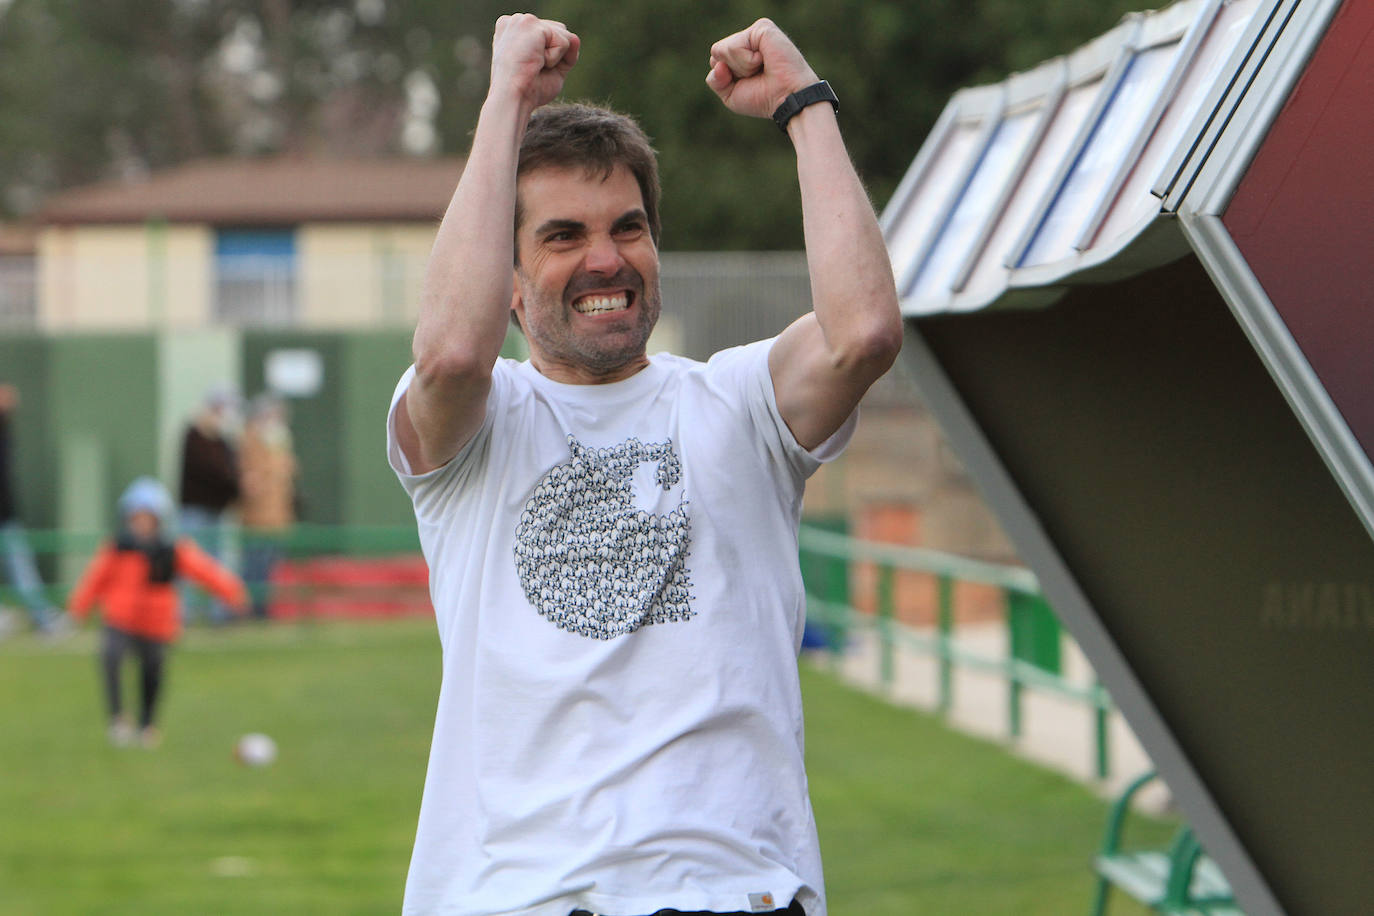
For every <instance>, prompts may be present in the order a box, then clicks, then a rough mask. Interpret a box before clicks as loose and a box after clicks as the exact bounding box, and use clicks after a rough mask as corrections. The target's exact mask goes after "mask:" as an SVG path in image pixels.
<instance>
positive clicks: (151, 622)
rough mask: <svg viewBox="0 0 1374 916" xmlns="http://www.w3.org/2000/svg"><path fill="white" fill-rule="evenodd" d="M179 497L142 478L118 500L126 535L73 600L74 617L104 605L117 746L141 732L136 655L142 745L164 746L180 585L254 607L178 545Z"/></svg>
mask: <svg viewBox="0 0 1374 916" xmlns="http://www.w3.org/2000/svg"><path fill="white" fill-rule="evenodd" d="M171 511H172V499H171V497H170V496H169V495H168V493H167V490H166V489H165V488H164V487H163V486H162V484H160V483H158V482H157V481H156V480H153V479H152V478H151V477H140V478H139V479H137V480H135V481H134V482H133V483H132V484H130V485H129V488H128V489H127V490H125V491H124V495H123V496H121V497H120V498H119V531H118V533H117V534H116V536H115V538H114V540H112V541H107V542H106V543H104V544H102V545H101V547H100V550H99V551H98V552H97V553H96V555H95V557H94V558H92V560H91V563H90V565H89V566H88V567H87V568H86V571H85V573H83V574H82V576H81V581H80V582H79V583H77V586H76V590H75V591H73V592H72V595H71V601H70V606H71V612H72V614H74V615H75V616H76V617H78V618H84V617H85V616H86V614H87V613H88V612H89V611H90V609H91V608H92V606H94V605H96V604H99V605H100V606H101V608H102V611H103V617H104V621H105V638H104V643H103V645H102V647H101V652H100V661H101V667H102V671H103V673H104V684H105V697H106V700H107V702H108V708H109V713H110V726H109V736H110V741H111V742H113V743H114V744H117V745H126V744H129V743H131V742H132V741H133V739H134V736H135V733H134V730H133V727H132V726H131V724H130V722H129V719H128V717H127V716H125V715H124V711H123V704H122V702H121V693H120V687H119V676H120V667H121V665H122V663H123V660H124V656H125V654H126V653H128V652H130V651H133V652H134V653H135V654H136V655H137V656H138V660H139V663H140V669H141V673H142V679H141V686H142V693H141V698H142V703H141V705H140V707H139V716H138V733H137V735H138V739H139V741H140V742H141V743H142V744H143V746H144V747H155V746H157V744H158V742H159V739H160V735H159V733H158V730H157V726H156V725H155V724H154V718H155V717H154V714H155V712H156V710H157V700H158V692H159V689H160V687H161V686H162V669H163V662H164V657H165V655H166V649H167V646H168V645H170V644H171V643H172V642H174V641H175V640H176V638H177V636H178V634H179V633H180V631H181V614H180V609H179V607H178V600H177V591H176V588H175V582H176V580H177V579H179V578H184V579H189V580H191V581H192V582H195V583H198V584H199V585H201V586H202V587H204V588H206V589H207V590H209V591H211V592H213V593H214V594H215V595H216V596H218V597H220V598H222V599H223V600H224V601H225V602H226V603H228V604H229V605H231V606H232V607H233V608H234V609H235V610H236V611H238V612H239V613H242V612H244V611H245V610H246V609H247V604H248V596H247V593H246V591H245V590H244V587H243V583H242V582H241V581H240V580H239V579H238V577H237V576H235V575H234V574H233V573H231V572H230V571H229V570H227V569H225V568H224V567H223V566H221V565H220V564H219V563H217V562H216V561H215V560H214V559H213V558H212V557H211V556H210V555H209V554H207V553H206V552H205V551H203V550H201V549H200V548H199V547H197V546H196V544H195V542H194V541H192V540H191V539H189V538H177V539H173V538H172V537H171V536H169V534H168V531H167V519H168V517H169V516H170V514H171Z"/></svg>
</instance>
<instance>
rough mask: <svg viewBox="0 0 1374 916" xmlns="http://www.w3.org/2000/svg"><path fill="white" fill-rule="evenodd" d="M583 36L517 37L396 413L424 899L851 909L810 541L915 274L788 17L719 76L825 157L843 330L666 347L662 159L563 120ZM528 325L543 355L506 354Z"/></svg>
mask: <svg viewBox="0 0 1374 916" xmlns="http://www.w3.org/2000/svg"><path fill="white" fill-rule="evenodd" d="M579 49H580V40H579V39H578V37H577V36H576V35H575V34H573V33H572V32H570V31H569V30H568V29H567V28H566V27H565V26H564V25H563V24H562V23H558V22H552V21H547V20H541V19H538V18H537V17H535V16H532V15H528V14H519V15H514V16H503V17H501V19H500V20H499V21H498V22H497V25H496V30H495V37H494V41H493V49H492V64H491V83H490V89H489V91H488V94H487V97H486V100H485V102H484V103H483V106H482V110H481V115H480V117H479V119H478V122H477V127H476V130H475V131H474V134H473V140H472V147H471V151H470V153H469V155H468V159H467V164H466V166H465V168H464V171H463V175H462V177H461V179H460V180H459V183H458V187H457V189H456V190H455V192H454V195H453V198H452V201H451V202H450V204H449V208H448V211H447V213H446V214H445V216H444V219H443V221H442V223H441V225H440V227H439V231H438V234H437V236H436V239H435V243H434V249H433V253H432V255H431V257H430V261H429V268H428V270H427V272H426V276H425V282H424V287H423V288H422V292H421V301H420V315H419V320H418V322H417V325H416V330H415V337H414V344H413V346H414V355H415V364H414V366H412V367H411V368H410V369H409V370H407V371H406V373H405V374H404V375H403V376H402V378H401V380H400V382H399V383H398V385H397V386H396V389H395V393H394V395H393V398H392V404H391V411H390V414H389V415H388V421H387V451H388V458H389V460H390V462H391V466H392V468H393V470H394V471H395V472H396V474H397V476H398V477H399V479H400V481H401V483H402V485H403V486H404V487H405V489H406V491H407V492H408V493H409V494H410V497H411V499H412V502H413V504H414V509H415V516H416V520H417V523H418V527H419V533H420V542H421V545H422V546H423V548H424V553H425V557H426V559H427V561H428V563H429V569H430V593H431V595H432V597H433V600H434V608H435V615H436V621H437V624H438V628H439V633H440V642H441V646H442V649H443V679H442V684H441V687H440V694H439V705H438V711H437V715H436V717H435V727H434V740H433V743H432V745H431V750H430V759H429V770H428V775H427V777H426V782H425V791H424V797H423V800H422V801H421V804H420V818H419V824H418V827H417V829H416V837H415V847H414V852H413V854H412V857H411V864H410V872H409V876H408V878H407V882H406V893H405V902H404V904H403V912H404V913H405V914H407V916H434V914H439V913H458V912H463V913H510V914H515V913H519V914H521V916H589V914H591V913H609V914H615V916H646V914H651V913H653V914H659V916H666V914H668V913H690V914H693V916H699V914H704V913H724V914H730V916H737V914H750V913H770V914H788V916H799V914H803V913H804V914H806V916H824V914H825V911H826V905H825V894H824V886H823V879H822V874H821V861H820V848H819V842H818V840H817V835H816V827H815V820H814V817H813V815H812V809H811V803H810V799H809V797H808V793H807V780H806V773H805V769H804V765H803V755H802V722H803V719H802V709H801V690H800V684H799V675H798V671H797V651H798V648H799V646H800V642H801V635H802V626H803V620H804V617H805V601H804V595H803V592H802V581H801V571H800V569H799V564H798V555H797V541H798V524H799V522H800V515H801V499H802V493H803V490H804V487H805V482H806V479H807V478H808V477H809V476H810V475H811V474H812V473H813V472H815V471H816V470H817V469H818V468H819V467H820V465H821V464H822V463H823V462H825V461H828V460H830V459H833V458H835V457H837V456H838V455H839V453H840V452H841V451H842V450H843V449H844V447H845V445H846V444H847V443H848V441H849V438H850V436H851V435H852V434H853V430H854V426H855V423H856V421H857V412H856V410H857V407H858V403H859V400H860V399H861V398H862V397H863V395H864V393H865V392H866V391H867V390H868V388H869V386H870V385H871V384H872V383H873V382H874V381H875V380H876V379H877V378H878V377H880V376H881V375H882V374H883V373H884V372H885V371H887V369H888V367H889V366H891V364H892V362H893V361H894V359H895V358H896V355H897V351H898V349H899V348H900V346H901V334H902V327H901V318H900V315H899V313H898V309H897V296H896V290H895V288H894V283H893V278H892V268H891V265H890V263H889V262H888V258H887V251H886V248H885V246H884V244H883V239H882V235H881V233H880V231H879V229H878V223H877V219H876V217H875V216H874V213H873V208H872V205H871V204H870V203H869V200H868V196H867V193H866V192H865V190H864V188H863V185H862V184H861V182H860V181H859V178H858V176H857V175H856V174H855V172H854V168H853V166H852V165H851V164H850V161H849V156H848V154H847V153H846V151H845V147H844V142H843V140H842V139H841V136H840V130H839V122H838V117H837V114H836V106H837V104H838V103H837V102H836V101H835V96H834V94H833V93H832V92H831V91H830V90H829V87H828V85H827V84H825V83H823V82H821V81H820V80H818V79H817V75H816V73H815V71H814V70H812V69H811V67H810V66H809V65H808V63H807V62H806V60H805V59H804V58H803V56H802V54H801V52H800V51H798V49H797V48H796V46H795V45H794V44H793V43H792V42H791V40H790V39H789V38H788V37H787V36H786V35H785V34H784V33H783V32H782V31H781V30H780V29H779V28H778V27H777V26H776V25H774V24H773V23H772V22H770V21H768V20H766V19H760V20H759V21H758V22H756V23H754V24H753V25H752V26H750V27H749V28H748V29H745V30H744V31H741V32H737V33H735V34H734V35H731V36H729V37H727V38H724V39H722V40H721V41H719V42H717V43H716V44H715V45H714V46H712V47H711V48H710V49H709V50H710V69H709V74H708V76H707V79H706V83H707V87H709V88H710V90H711V91H713V92H715V94H716V95H717V96H718V97H719V98H720V100H721V101H722V102H723V103H724V104H725V106H726V107H727V108H728V109H729V110H731V111H733V112H735V113H737V114H742V115H748V116H754V117H758V118H762V119H767V118H769V117H770V116H771V117H772V118H773V120H774V123H775V124H776V125H777V127H775V126H774V125H773V124H767V125H760V126H759V128H758V129H760V130H777V129H778V127H781V128H782V129H783V131H784V133H785V134H786V139H783V138H779V142H789V141H790V143H791V144H792V146H793V148H794V149H795V151H796V157H797V173H798V176H799V179H800V181H799V183H800V190H801V201H802V210H803V216H804V220H803V222H804V229H805V238H806V253H807V264H808V268H809V272H810V278H811V288H812V300H813V304H814V311H812V312H810V313H808V314H807V315H805V316H803V317H802V318H799V319H798V320H797V321H795V322H794V323H792V324H791V325H789V326H788V327H786V328H785V329H782V328H780V329H779V333H778V335H777V336H776V337H774V338H771V339H768V340H761V341H757V342H755V343H752V344H748V345H745V346H742V347H733V348H730V349H727V350H723V351H721V352H720V353H717V354H715V355H714V356H712V357H711V359H710V360H709V361H708V362H705V363H701V362H697V361H695V360H689V359H686V358H683V357H678V356H674V355H672V354H667V353H658V354H654V355H653V356H649V355H647V352H646V344H647V341H648V338H649V334H650V332H651V331H652V329H653V327H654V323H655V321H656V320H657V318H658V316H659V312H660V307H661V301H660V300H661V290H660V283H659V254H658V241H659V235H660V232H659V219H658V202H659V179H658V168H657V162H656V157H655V154H654V152H653V148H652V146H651V145H650V144H649V140H648V138H647V137H646V136H645V135H644V133H643V131H642V130H641V129H640V128H639V126H638V125H637V124H636V123H635V122H634V121H633V120H632V119H630V118H628V117H626V116H624V115H621V114H618V113H616V112H612V111H608V110H606V109H604V108H598V107H595V106H591V105H581V104H559V105H549V104H548V103H549V102H551V101H552V100H553V99H554V98H555V97H556V96H557V95H558V94H559V92H560V91H561V90H562V86H563V79H564V76H565V75H566V73H567V72H568V71H569V69H571V68H572V67H573V66H574V65H575V63H576V61H577V57H578V53H579ZM700 50H701V51H706V50H707V49H706V48H702V49H700ZM602 53H608V54H613V53H614V49H613V48H612V49H603V52H602ZM703 56H704V55H703ZM631 78H633V76H632V75H631ZM700 178H701V180H703V181H708V180H710V178H711V176H709V175H702V176H700ZM740 205H741V207H747V206H750V202H749V201H741V204H740ZM512 314H513V315H514V317H515V319H516V320H517V321H518V323H519V327H520V329H521V330H522V331H523V332H524V335H525V339H526V341H527V343H528V344H529V353H530V357H529V360H528V361H519V362H518V361H515V360H509V359H502V358H500V355H499V354H500V350H501V345H502V343H503V341H504V339H505V334H506V329H507V327H508V324H509V320H510V318H511V315H512Z"/></svg>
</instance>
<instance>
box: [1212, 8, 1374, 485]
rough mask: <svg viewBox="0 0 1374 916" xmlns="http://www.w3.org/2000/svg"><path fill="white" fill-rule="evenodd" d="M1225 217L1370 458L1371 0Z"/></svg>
mask: <svg viewBox="0 0 1374 916" xmlns="http://www.w3.org/2000/svg"><path fill="white" fill-rule="evenodd" d="M1222 221H1223V222H1224V224H1225V225H1226V228H1227V230H1228V232H1229V233H1230V235H1231V237H1232V238H1233V239H1234V240H1235V242H1236V244H1237V245H1238V246H1239V248H1240V250H1241V253H1242V254H1243V255H1244V256H1245V260H1246V262H1247V263H1248V264H1249V266H1250V269H1251V271H1253V272H1254V274H1255V276H1256V277H1257V278H1258V279H1259V281H1260V283H1261V285H1263V287H1264V290H1265V292H1266V293H1267V294H1268V295H1269V298H1270V300H1271V301H1272V302H1273V303H1274V307H1275V308H1276V309H1277V310H1278V312H1279V315H1280V316H1281V317H1282V319H1283V321H1284V322H1285V323H1286V324H1287V325H1288V328H1289V330H1290V331H1291V332H1292V334H1293V337H1294V338H1295V339H1296V340H1297V342H1298V345H1299V346H1300V347H1301V348H1302V351H1303V353H1304V355H1305V356H1306V357H1307V360H1308V362H1309V363H1310V364H1311V365H1312V368H1313V369H1314V370H1315V371H1316V373H1317V376H1318V377H1319V378H1320V379H1321V381H1322V384H1323V385H1325V386H1326V390H1327V391H1328V392H1329V393H1330V395H1331V398H1332V400H1333V401H1334V402H1335V404H1336V406H1337V408H1339V409H1340V411H1341V413H1342V414H1343V415H1344V417H1345V420H1346V423H1347V424H1349V426H1350V428H1351V431H1352V432H1354V434H1355V436H1356V438H1357V439H1359V441H1360V444H1361V445H1362V446H1363V447H1364V450H1365V453H1366V454H1367V455H1369V456H1371V458H1374V3H1371V2H1368V0H1346V3H1345V4H1344V5H1343V6H1342V8H1341V9H1340V11H1339V12H1338V13H1337V14H1336V16H1335V18H1334V19H1333V20H1332V23H1331V26H1330V27H1329V28H1328V30H1327V33H1326V35H1325V37H1324V38H1323V39H1322V41H1321V43H1320V45H1319V46H1318V48H1317V50H1316V53H1315V54H1314V55H1313V57H1312V60H1311V61H1310V62H1309V63H1308V66H1307V69H1306V72H1305V73H1304V74H1303V76H1302V78H1301V79H1300V81H1299V82H1298V85H1297V87H1296V89H1295V90H1294V91H1293V93H1292V95H1291V96H1290V97H1289V99H1288V102H1287V103H1286V104H1285V106H1284V108H1283V110H1282V111H1281V112H1280V113H1279V116H1278V118H1277V119H1276V120H1275V122H1274V124H1273V125H1272V126H1271V127H1270V129H1269V134H1268V136H1267V137H1266V138H1265V140H1264V143H1263V144H1262V145H1261V147H1260V150H1259V152H1258V154H1257V155H1256V157H1255V159H1254V161H1253V162H1252V163H1251V165H1250V168H1249V170H1248V171H1247V172H1246V174H1245V177H1244V179H1243V180H1242V181H1241V184H1240V187H1239V188H1238V189H1237V192H1236V194H1235V196H1234V198H1233V199H1232V200H1231V203H1230V204H1229V205H1228V207H1227V210H1226V213H1225V214H1224V216H1223V217H1222Z"/></svg>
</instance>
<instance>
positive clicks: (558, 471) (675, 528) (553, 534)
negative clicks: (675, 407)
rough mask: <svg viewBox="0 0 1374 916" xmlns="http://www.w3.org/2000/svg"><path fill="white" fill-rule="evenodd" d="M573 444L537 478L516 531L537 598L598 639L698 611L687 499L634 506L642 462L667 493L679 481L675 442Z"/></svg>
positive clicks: (553, 617)
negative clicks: (663, 510) (671, 505)
mask: <svg viewBox="0 0 1374 916" xmlns="http://www.w3.org/2000/svg"><path fill="white" fill-rule="evenodd" d="M568 446H569V448H570V449H571V450H572V457H571V458H569V459H568V460H567V461H566V462H564V463H562V464H559V465H555V466H554V467H553V469H552V470H550V471H549V472H548V473H547V474H545V475H544V477H543V478H542V479H541V480H540V481H539V484H538V485H537V486H536V487H535V489H534V495H533V496H531V497H530V499H529V501H528V502H527V503H525V511H523V512H522V513H520V522H519V524H517V525H516V528H515V568H516V570H517V571H518V572H519V574H520V584H521V586H522V587H523V588H524V590H525V597H526V598H528V599H529V602H530V604H532V605H533V606H534V608H535V610H537V611H538V612H539V613H540V614H542V615H543V616H544V617H546V618H547V619H548V620H549V621H550V622H552V623H554V624H556V625H557V626H558V627H559V628H560V629H564V630H567V631H568V632H570V633H577V634H579V635H581V636H588V637H591V638H593V639H614V638H615V637H617V636H623V635H625V634H626V633H633V632H634V631H635V630H638V629H639V628H640V627H643V626H648V625H649V624H651V623H668V622H672V621H680V620H686V619H688V618H689V617H691V616H693V615H694V614H695V611H693V610H692V608H691V592H690V589H691V585H692V582H691V579H690V578H689V570H688V569H687V555H688V546H689V544H690V542H691V526H690V523H689V519H688V516H687V500H686V497H685V496H684V498H683V499H682V501H681V502H680V503H679V504H678V506H677V508H675V509H673V510H672V511H671V512H669V513H668V514H666V515H654V514H653V513H651V512H646V511H644V510H643V509H637V508H635V506H634V487H633V479H634V473H635V469H636V468H637V467H639V466H640V465H641V464H644V463H645V462H656V463H657V465H658V467H657V470H656V471H655V472H654V482H655V484H657V486H659V487H662V488H663V490H664V491H667V490H670V489H671V488H672V487H673V486H675V485H676V484H677V483H678V482H679V481H680V480H681V478H682V462H681V461H680V460H679V458H678V456H677V452H675V451H674V450H673V443H672V440H671V439H670V440H668V441H667V442H661V443H656V444H648V445H646V444H645V443H643V442H641V441H639V440H638V439H628V440H626V441H625V442H622V443H621V444H620V445H616V446H612V447H609V448H588V447H586V446H584V445H583V444H582V443H581V442H578V441H577V439H576V438H575V437H573V436H569V437H568Z"/></svg>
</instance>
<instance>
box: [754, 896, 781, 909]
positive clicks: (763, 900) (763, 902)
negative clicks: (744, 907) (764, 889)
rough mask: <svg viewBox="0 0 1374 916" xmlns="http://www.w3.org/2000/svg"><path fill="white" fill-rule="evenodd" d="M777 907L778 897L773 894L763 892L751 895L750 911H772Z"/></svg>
mask: <svg viewBox="0 0 1374 916" xmlns="http://www.w3.org/2000/svg"><path fill="white" fill-rule="evenodd" d="M777 908H778V904H777V899H776V898H775V897H774V896H773V895H772V894H769V893H762V894H750V895H749V912H751V913H771V912H772V911H773V910H776V909H777Z"/></svg>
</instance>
